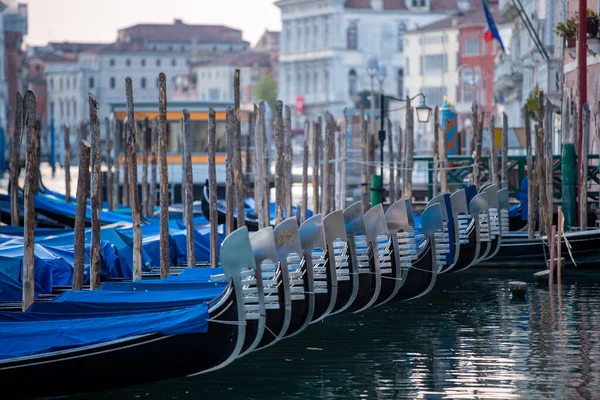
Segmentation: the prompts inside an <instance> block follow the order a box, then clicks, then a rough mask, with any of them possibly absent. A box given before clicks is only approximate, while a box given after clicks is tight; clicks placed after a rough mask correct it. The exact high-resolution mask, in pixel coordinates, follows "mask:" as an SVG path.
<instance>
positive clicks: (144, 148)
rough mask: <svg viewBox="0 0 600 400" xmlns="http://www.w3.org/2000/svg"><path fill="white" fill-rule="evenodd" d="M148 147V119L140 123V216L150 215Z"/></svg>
mask: <svg viewBox="0 0 600 400" xmlns="http://www.w3.org/2000/svg"><path fill="white" fill-rule="evenodd" d="M149 147H150V124H149V122H148V117H145V118H144V121H143V122H142V216H143V217H147V216H148V215H150V203H149V201H148V155H149V154H148V148H149Z"/></svg>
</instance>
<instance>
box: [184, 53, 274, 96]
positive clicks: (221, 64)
mask: <svg viewBox="0 0 600 400" xmlns="http://www.w3.org/2000/svg"><path fill="white" fill-rule="evenodd" d="M236 69H240V96H241V101H242V102H244V103H245V102H252V101H255V100H256V99H255V98H254V96H253V93H252V89H253V88H254V86H255V85H256V84H257V83H258V82H259V81H260V79H261V78H262V77H263V76H265V75H266V74H268V73H270V72H271V55H270V53H266V52H265V53H263V52H255V51H246V52H242V53H238V54H232V55H230V56H225V57H221V58H217V59H216V60H213V61H210V62H208V63H202V64H199V65H196V66H194V67H192V72H193V74H194V76H195V77H196V98H197V99H199V100H203V101H205V100H206V101H233V76H234V73H235V70H236Z"/></svg>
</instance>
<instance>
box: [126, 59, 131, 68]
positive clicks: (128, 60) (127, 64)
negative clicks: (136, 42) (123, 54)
mask: <svg viewBox="0 0 600 400" xmlns="http://www.w3.org/2000/svg"><path fill="white" fill-rule="evenodd" d="M125 65H126V66H128V67H130V66H131V60H130V59H129V58H128V59H127V60H125Z"/></svg>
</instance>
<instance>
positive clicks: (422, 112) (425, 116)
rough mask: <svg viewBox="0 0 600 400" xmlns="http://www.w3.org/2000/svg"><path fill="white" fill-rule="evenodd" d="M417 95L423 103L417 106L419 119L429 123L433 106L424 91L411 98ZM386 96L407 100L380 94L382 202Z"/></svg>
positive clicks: (414, 97)
mask: <svg viewBox="0 0 600 400" xmlns="http://www.w3.org/2000/svg"><path fill="white" fill-rule="evenodd" d="M417 97H421V98H422V101H421V104H419V105H418V106H417V107H415V111H416V112H417V120H418V121H419V122H421V123H427V122H429V120H430V119H431V112H432V109H431V107H429V106H428V105H427V103H426V100H427V99H426V97H425V95H424V94H423V93H418V94H416V95H414V96H413V97H411V98H410V100H414V99H416V98H417ZM386 98H387V99H388V100H394V101H401V102H406V99H399V98H397V97H394V96H387V95H384V94H383V92H382V93H381V95H380V103H379V105H380V117H381V129H380V130H379V141H380V142H381V152H380V161H381V181H380V186H379V189H380V191H381V194H382V202H383V143H384V142H385V138H386V131H385V123H384V121H385V99H386ZM406 112H410V110H407V111H406Z"/></svg>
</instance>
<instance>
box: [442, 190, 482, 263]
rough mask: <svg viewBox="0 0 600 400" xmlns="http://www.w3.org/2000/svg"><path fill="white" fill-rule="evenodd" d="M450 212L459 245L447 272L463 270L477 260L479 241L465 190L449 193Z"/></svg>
mask: <svg viewBox="0 0 600 400" xmlns="http://www.w3.org/2000/svg"><path fill="white" fill-rule="evenodd" d="M450 202H451V204H452V213H453V214H454V221H455V222H456V236H457V242H458V244H459V246H460V248H459V253H458V257H457V258H456V261H455V263H454V265H453V267H452V268H450V269H449V270H448V271H447V272H454V271H457V270H465V269H466V268H469V267H470V266H471V265H473V264H474V263H475V262H476V261H477V257H478V253H479V242H478V240H477V238H478V233H477V226H478V225H477V224H476V219H475V218H473V216H472V215H471V214H470V213H469V206H468V204H467V195H466V190H464V189H461V190H457V191H456V192H454V193H452V194H451V195H450Z"/></svg>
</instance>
